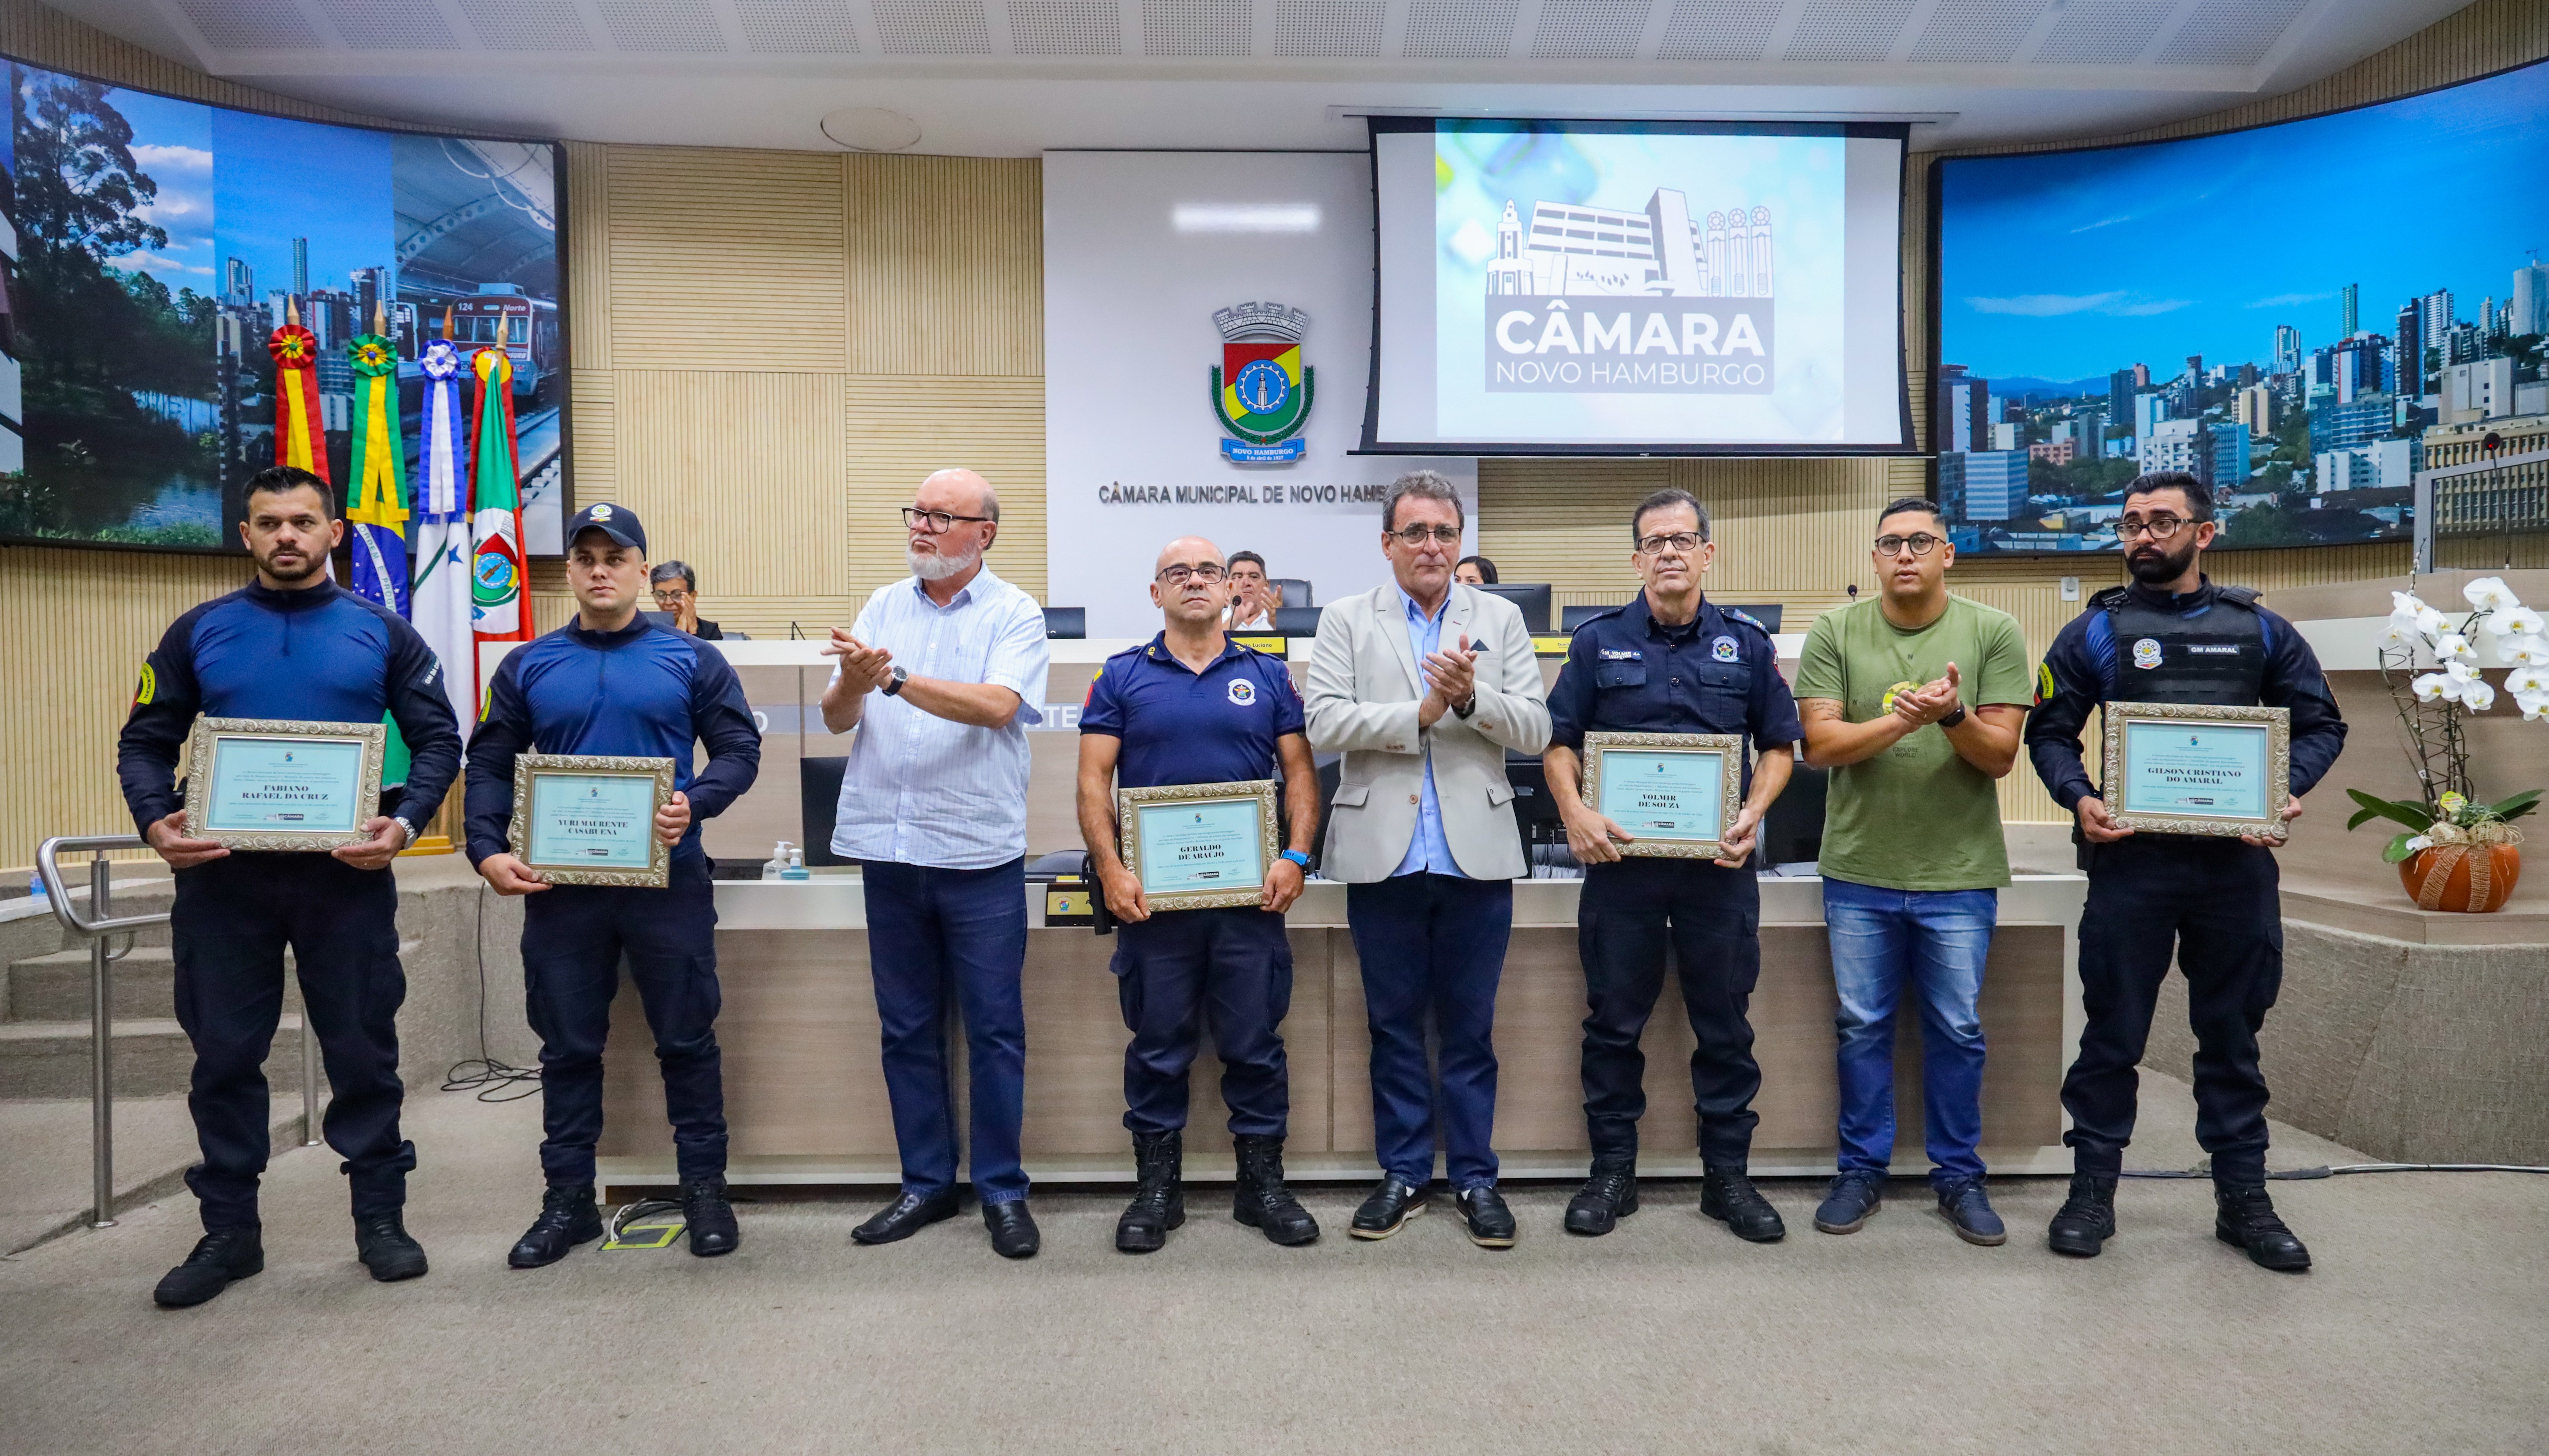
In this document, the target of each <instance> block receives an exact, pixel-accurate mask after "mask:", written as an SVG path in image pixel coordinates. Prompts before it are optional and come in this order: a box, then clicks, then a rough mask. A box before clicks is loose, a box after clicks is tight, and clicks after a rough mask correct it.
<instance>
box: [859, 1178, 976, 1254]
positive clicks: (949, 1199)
mask: <svg viewBox="0 0 2549 1456" xmlns="http://www.w3.org/2000/svg"><path fill="white" fill-rule="evenodd" d="M955 1217H956V1190H955V1189H953V1188H950V1189H947V1190H946V1191H944V1192H942V1193H940V1194H939V1195H938V1196H936V1197H935V1198H926V1197H923V1196H921V1195H920V1194H917V1193H913V1192H911V1191H910V1190H909V1189H905V1190H903V1192H902V1193H901V1194H900V1195H899V1196H898V1197H897V1198H896V1199H895V1201H894V1203H893V1204H892V1205H891V1206H889V1207H888V1208H886V1209H885V1210H884V1211H883V1212H881V1213H879V1214H878V1215H877V1216H876V1217H875V1218H873V1219H870V1220H868V1221H867V1222H866V1223H864V1224H861V1225H860V1226H859V1227H857V1228H856V1229H851V1230H850V1237H851V1238H852V1239H854V1240H856V1241H857V1242H860V1243H892V1242H894V1241H895V1240H896V1239H897V1238H909V1237H910V1236H911V1235H913V1234H915V1233H917V1232H919V1231H920V1230H921V1229H926V1228H928V1227H929V1226H930V1225H932V1224H935V1223H937V1222H938V1221H939V1220H941V1219H952V1218H955Z"/></svg>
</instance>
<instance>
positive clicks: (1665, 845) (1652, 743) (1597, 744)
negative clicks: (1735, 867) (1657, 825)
mask: <svg viewBox="0 0 2549 1456" xmlns="http://www.w3.org/2000/svg"><path fill="white" fill-rule="evenodd" d="M1615 753H1627V754H1633V755H1637V756H1640V757H1653V756H1658V755H1669V756H1673V757H1682V756H1688V757H1691V758H1705V757H1707V756H1709V755H1712V754H1713V755H1716V756H1717V759H1718V767H1717V792H1718V800H1717V802H1718V816H1717V825H1716V831H1715V832H1716V834H1717V835H1720V836H1722V835H1723V834H1724V833H1725V830H1726V824H1727V821H1729V820H1730V819H1732V818H1733V817H1734V816H1735V814H1736V813H1737V812H1738V811H1739V810H1741V809H1742V808H1743V806H1744V735H1743V734H1741V733H1587V734H1585V735H1584V750H1583V753H1582V755H1581V757H1582V758H1583V761H1584V771H1583V774H1581V775H1580V776H1581V778H1582V785H1581V786H1582V791H1583V795H1584V804H1585V807H1587V808H1590V809H1593V810H1595V811H1596V812H1604V811H1603V809H1602V782H1603V778H1604V775H1605V774H1606V773H1608V774H1609V775H1610V777H1611V779H1612V782H1613V786H1614V787H1617V786H1619V783H1620V781H1621V780H1620V772H1621V771H1620V769H1619V768H1613V767H1610V766H1608V765H1606V763H1605V761H1606V760H1608V759H1609V758H1610V757H1611V755H1613V754H1615ZM1611 818H1612V822H1614V823H1616V824H1618V825H1619V826H1620V827H1621V828H1622V829H1625V830H1627V831H1629V833H1631V834H1632V835H1635V836H1637V837H1636V838H1635V839H1633V840H1631V841H1630V842H1629V843H1627V844H1624V845H1617V846H1615V848H1617V849H1618V850H1619V852H1620V853H1621V854H1622V855H1648V856H1654V857H1657V858H1662V859H1673V860H1714V859H1716V858H1717V857H1718V854H1719V853H1720V850H1721V849H1722V847H1723V841H1722V840H1721V839H1719V838H1714V837H1712V838H1708V839H1693V838H1682V837H1674V836H1672V835H1670V834H1669V832H1659V833H1650V832H1645V831H1641V830H1640V829H1639V828H1638V826H1637V825H1635V824H1631V823H1629V822H1627V821H1625V820H1622V819H1621V818H1620V817H1619V816H1618V815H1616V814H1614V815H1612V816H1611Z"/></svg>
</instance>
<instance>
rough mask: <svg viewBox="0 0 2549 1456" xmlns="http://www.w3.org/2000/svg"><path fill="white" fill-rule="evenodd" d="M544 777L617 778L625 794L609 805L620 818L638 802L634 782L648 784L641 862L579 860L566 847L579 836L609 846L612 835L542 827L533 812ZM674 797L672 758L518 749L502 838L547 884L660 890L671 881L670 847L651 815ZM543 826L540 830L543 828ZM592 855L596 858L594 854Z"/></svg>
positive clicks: (562, 783)
mask: <svg viewBox="0 0 2549 1456" xmlns="http://www.w3.org/2000/svg"><path fill="white" fill-rule="evenodd" d="M542 780H547V781H548V782H550V783H551V784H553V785H556V786H558V787H561V788H564V787H571V786H573V783H574V782H582V783H584V785H585V786H587V787H592V788H600V787H602V786H603V784H598V783H595V782H593V780H603V781H604V782H605V783H607V782H608V781H610V780H620V781H623V782H625V783H626V784H627V785H628V786H627V788H626V790H625V791H624V796H621V797H619V798H617V799H616V801H615V802H614V805H613V813H614V817H617V818H621V819H623V820H624V817H625V816H626V815H627V814H629V813H632V812H635V811H636V810H637V808H638V807H639V801H638V800H637V798H636V793H637V789H636V785H637V784H638V783H641V782H642V783H644V784H645V785H647V792H648V794H649V797H648V798H647V799H645V800H644V801H642V802H643V824H642V826H641V829H642V832H643V834H644V835H645V843H646V864H645V865H644V866H643V867H638V866H636V865H625V864H616V863H614V864H611V865H597V864H595V863H593V860H592V859H586V860H582V861H579V860H577V859H574V858H572V857H570V856H569V855H568V854H567V853H566V850H567V849H568V847H569V846H571V845H573V844H575V843H576V842H577V841H578V840H579V839H581V840H583V841H584V842H585V843H587V844H588V845H590V846H591V847H593V848H594V849H597V850H600V849H605V848H608V847H609V845H610V843H611V842H612V839H613V837H611V836H579V835H577V834H575V833H573V832H571V831H561V830H559V829H556V828H555V827H553V826H552V827H545V829H544V827H543V826H540V825H537V824H535V823H534V822H533V817H532V816H533V811H534V810H535V809H536V808H538V807H539V803H538V798H539V794H538V789H539V785H540V783H541V781H542ZM672 800H673V761H672V760H671V759H628V758H613V757H610V756H608V755H598V754H521V755H518V756H517V757H516V758H515V760H514V817H513V822H512V823H511V824H510V825H509V826H508V827H507V829H506V832H505V839H506V842H507V844H508V845H510V846H511V847H512V849H513V853H514V858H515V859H517V860H519V861H521V862H522V864H523V865H526V866H527V867H528V868H529V869H530V870H531V872H532V873H534V874H537V875H538V876H539V877H540V878H542V879H544V880H546V881H548V882H549V883H550V884H600V885H620V886H624V887H628V888H634V889H662V888H663V887H664V886H665V885H667V884H669V883H671V882H672V874H673V847H672V846H671V845H668V844H666V843H664V839H663V836H661V835H659V834H657V833H656V832H655V815H656V814H657V813H658V812H660V811H661V810H662V809H663V807H664V806H665V805H666V804H669V803H671V802H672ZM543 831H544V832H543ZM596 858H600V856H597V857H596Z"/></svg>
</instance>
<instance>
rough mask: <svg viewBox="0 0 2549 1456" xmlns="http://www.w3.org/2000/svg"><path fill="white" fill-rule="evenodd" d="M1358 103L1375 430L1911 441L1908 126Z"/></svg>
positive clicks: (1691, 450)
mask: <svg viewBox="0 0 2549 1456" xmlns="http://www.w3.org/2000/svg"><path fill="white" fill-rule="evenodd" d="M1370 125H1371V155H1372V191H1373V198H1374V204H1375V217H1376V228H1375V232H1376V235H1377V246H1378V253H1379V259H1378V268H1377V283H1376V285H1375V287H1376V289H1377V294H1378V297H1377V299H1376V301H1375V304H1374V310H1375V313H1376V314H1377V316H1378V326H1377V328H1376V329H1375V337H1374V348H1373V350H1372V378H1371V389H1370V392H1369V397H1368V400H1367V403H1366V406H1365V414H1364V444H1363V448H1364V449H1365V450H1366V451H1369V452H1372V453H1378V454H1432V455H1444V454H1451V455H1712V454H1717V455H1879V454H1911V453H1914V449H1913V445H1912V438H1913V437H1912V415H1911V405H1910V401H1909V399H1908V397H1907V396H1906V394H1905V392H1904V374H1903V323H1902V319H1903V308H1902V282H1901V280H1902V261H1901V244H1902V226H1901V208H1902V196H1903V166H1904V149H1905V138H1906V137H1907V136H1908V134H1909V129H1908V128H1906V127H1904V126H1901V125H1867V124H1756V123H1731V122H1730V123H1699V122H1597V121H1545V120H1544V121H1482V120H1475V119H1468V118H1462V119H1451V118H1439V117H1374V118H1371V119H1370Z"/></svg>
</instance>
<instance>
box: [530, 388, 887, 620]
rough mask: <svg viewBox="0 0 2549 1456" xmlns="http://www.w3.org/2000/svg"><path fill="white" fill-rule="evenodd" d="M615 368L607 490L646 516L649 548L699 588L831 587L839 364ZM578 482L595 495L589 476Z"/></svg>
mask: <svg viewBox="0 0 2549 1456" xmlns="http://www.w3.org/2000/svg"><path fill="white" fill-rule="evenodd" d="M615 380H616V388H617V393H618V398H617V400H616V402H615V404H616V410H615V413H616V419H617V426H618V429H617V437H618V442H619V453H618V462H617V464H618V478H617V482H616V490H615V494H614V498H613V499H614V500H618V501H619V502H620V503H622V504H625V505H627V506H628V507H629V508H630V509H632V510H635V511H636V512H637V514H638V517H639V518H640V519H642V520H643V521H645V523H646V539H647V545H648V547H649V548H650V554H651V555H652V556H653V558H654V559H655V560H657V561H667V560H673V559H676V558H678V559H680V560H682V561H686V562H688V563H690V564H691V565H692V566H693V567H694V568H696V569H697V570H698V571H699V573H700V577H701V582H700V586H701V590H702V591H703V592H709V593H725V592H746V593H750V594H753V595H757V596H805V597H816V596H837V595H839V594H841V592H842V565H841V561H840V556H839V551H838V548H837V546H835V544H834V543H835V542H837V541H839V540H840V539H841V535H842V532H843V530H844V529H845V528H846V525H847V521H846V519H845V515H844V507H843V498H842V482H843V473H842V453H841V450H842V441H843V433H844V431H843V419H842V402H841V383H842V376H840V375H838V374H735V373H724V372H719V371H713V370H696V371H680V372H672V371H667V372H661V373H658V372H654V371H650V370H642V369H621V370H618V371H615ZM579 494H580V496H581V499H582V500H583V501H584V502H585V503H587V504H589V503H591V502H592V501H593V500H598V499H601V498H599V497H597V496H596V495H595V494H594V492H593V491H592V489H591V487H590V486H589V485H588V486H587V487H586V488H585V489H584V490H583V491H581V492H580V493H579ZM709 615H710V616H715V615H716V613H714V612H710V613H709ZM719 620H723V619H722V618H719Z"/></svg>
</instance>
